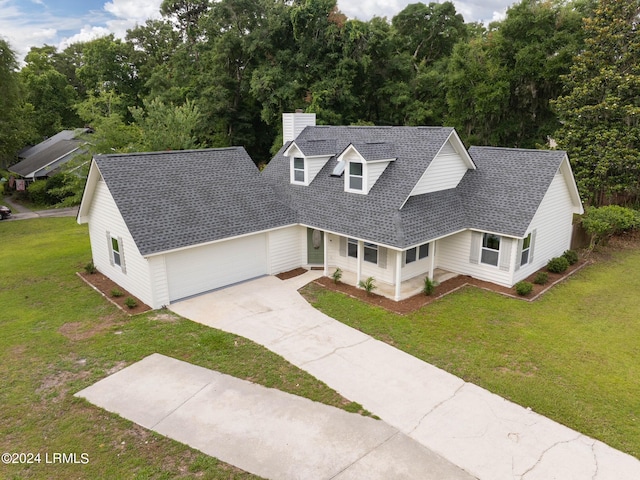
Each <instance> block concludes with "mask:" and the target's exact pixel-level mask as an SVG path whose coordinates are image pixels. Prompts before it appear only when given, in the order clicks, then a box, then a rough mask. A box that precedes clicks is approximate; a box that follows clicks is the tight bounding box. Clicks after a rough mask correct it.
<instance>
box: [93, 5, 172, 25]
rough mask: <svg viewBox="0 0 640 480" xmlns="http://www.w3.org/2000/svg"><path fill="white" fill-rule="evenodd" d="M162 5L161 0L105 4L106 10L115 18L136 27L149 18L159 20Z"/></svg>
mask: <svg viewBox="0 0 640 480" xmlns="http://www.w3.org/2000/svg"><path fill="white" fill-rule="evenodd" d="M161 3H162V1H161V0H113V1H111V2H107V3H105V4H104V9H105V10H106V11H107V12H109V13H110V14H112V15H113V16H114V17H116V18H118V19H120V20H128V21H130V22H132V23H133V24H134V25H135V24H136V23H144V22H145V21H146V20H147V19H148V18H159V17H160V4H161Z"/></svg>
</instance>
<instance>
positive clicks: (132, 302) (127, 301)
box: [124, 297, 138, 308]
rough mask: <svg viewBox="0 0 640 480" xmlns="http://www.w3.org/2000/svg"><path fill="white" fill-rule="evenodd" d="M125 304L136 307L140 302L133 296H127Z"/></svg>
mask: <svg viewBox="0 0 640 480" xmlns="http://www.w3.org/2000/svg"><path fill="white" fill-rule="evenodd" d="M124 304H125V305H126V306H127V307H128V308H136V306H137V305H138V302H136V301H135V300H134V299H133V298H131V297H127V298H126V300H125V301H124Z"/></svg>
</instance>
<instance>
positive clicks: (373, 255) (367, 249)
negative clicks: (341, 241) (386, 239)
mask: <svg viewBox="0 0 640 480" xmlns="http://www.w3.org/2000/svg"><path fill="white" fill-rule="evenodd" d="M364 261H365V262H370V263H375V264H376V265H377V264H378V245H376V244H375V243H367V242H364Z"/></svg>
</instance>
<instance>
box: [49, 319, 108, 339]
mask: <svg viewBox="0 0 640 480" xmlns="http://www.w3.org/2000/svg"><path fill="white" fill-rule="evenodd" d="M118 320H119V319H118V316H117V315H115V314H114V315H106V316H104V317H100V318H99V319H98V320H97V321H93V322H68V323H65V324H64V325H62V326H61V327H60V328H59V329H58V332H59V333H61V334H62V335H64V336H65V337H67V338H68V339H70V340H75V341H78V340H86V339H88V338H91V337H93V336H94V335H97V334H99V333H102V332H104V331H106V330H109V329H110V328H111V327H113V326H114V325H119V324H120V322H119V321H118Z"/></svg>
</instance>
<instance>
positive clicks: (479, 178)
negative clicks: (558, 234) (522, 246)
mask: <svg viewBox="0 0 640 480" xmlns="http://www.w3.org/2000/svg"><path fill="white" fill-rule="evenodd" d="M469 154H470V155H471V157H472V158H473V161H474V162H475V164H476V165H477V167H478V168H477V170H474V171H469V172H467V174H466V175H465V176H464V178H463V179H462V181H461V182H460V184H459V186H458V189H459V190H460V192H461V195H462V196H463V201H464V205H465V207H464V208H465V209H466V211H467V228H473V229H477V230H483V231H489V232H495V233H500V234H503V235H508V236H514V237H523V236H524V235H525V233H526V230H527V228H528V227H529V225H530V224H531V221H532V220H533V216H534V215H535V214H536V212H537V210H538V207H539V206H540V203H541V202H542V199H543V198H544V196H545V194H546V193H547V190H548V189H549V186H550V185H551V181H552V180H553V178H554V176H555V175H556V173H557V172H558V169H559V168H560V166H561V165H562V163H563V162H564V161H565V160H566V158H567V154H566V152H564V151H562V150H526V149H516V148H498V147H471V148H470V149H469ZM572 180H573V179H572ZM578 198H579V197H578Z"/></svg>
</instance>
